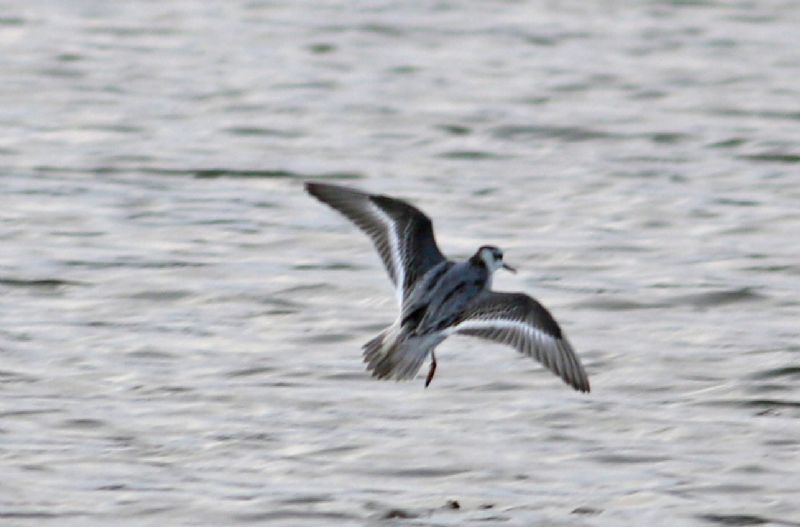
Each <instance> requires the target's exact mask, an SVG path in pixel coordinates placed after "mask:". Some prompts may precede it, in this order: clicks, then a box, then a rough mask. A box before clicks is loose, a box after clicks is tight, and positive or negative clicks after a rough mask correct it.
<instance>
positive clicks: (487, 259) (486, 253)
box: [481, 247, 503, 272]
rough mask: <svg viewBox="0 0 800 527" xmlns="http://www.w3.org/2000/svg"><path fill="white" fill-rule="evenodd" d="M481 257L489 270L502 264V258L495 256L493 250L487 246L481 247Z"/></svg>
mask: <svg viewBox="0 0 800 527" xmlns="http://www.w3.org/2000/svg"><path fill="white" fill-rule="evenodd" d="M481 259H482V260H483V263H485V264H486V268H487V269H489V272H494V271H497V270H498V269H500V268H501V267H502V266H503V260H502V258H500V259H498V258H495V256H494V251H493V250H492V249H490V248H488V247H487V248H484V249H481Z"/></svg>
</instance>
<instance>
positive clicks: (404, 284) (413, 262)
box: [305, 182, 589, 392]
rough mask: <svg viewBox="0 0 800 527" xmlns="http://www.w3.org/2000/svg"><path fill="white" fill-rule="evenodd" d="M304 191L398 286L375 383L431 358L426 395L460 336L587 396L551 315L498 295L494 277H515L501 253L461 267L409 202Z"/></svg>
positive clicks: (375, 356) (371, 352)
mask: <svg viewBox="0 0 800 527" xmlns="http://www.w3.org/2000/svg"><path fill="white" fill-rule="evenodd" d="M305 188H306V191H307V192H308V193H309V194H311V195H312V196H314V197H315V198H317V199H318V200H320V201H321V202H323V203H325V204H326V205H328V206H330V207H332V208H334V209H336V210H337V211H339V212H340V213H341V214H343V215H344V216H345V217H347V218H348V219H349V220H351V221H352V222H353V223H355V224H356V226H358V228H359V229H361V230H362V231H364V233H366V234H367V236H369V238H370V239H371V240H372V243H373V244H374V245H375V248H376V249H377V250H378V254H380V257H381V259H382V260H383V264H384V266H385V267H386V270H387V271H388V273H389V278H390V279H391V280H392V282H393V283H394V285H395V291H396V295H397V300H398V303H399V304H400V314H399V316H398V317H397V320H396V321H395V322H394V324H392V325H391V326H389V327H388V328H386V329H385V330H383V331H382V332H381V333H380V334H379V335H378V336H376V337H375V338H373V339H372V340H370V341H369V342H367V343H366V344H364V346H363V351H364V362H366V364H367V370H369V371H370V372H372V375H373V377H377V378H379V379H395V380H404V379H412V378H413V377H414V376H416V374H417V372H418V371H419V369H420V367H421V366H422V363H423V362H424V361H425V359H426V358H427V356H428V354H430V356H431V362H430V367H429V370H428V375H427V377H426V379H425V387H428V386H429V385H430V383H431V381H432V380H433V376H434V373H435V372H436V355H435V353H434V350H435V349H436V346H438V345H439V344H441V343H442V341H444V340H445V339H446V338H447V337H449V336H450V335H453V334H459V335H472V336H475V337H481V338H484V339H488V340H491V341H495V342H499V343H502V344H508V345H510V346H513V347H514V348H516V349H517V350H518V351H520V352H521V353H524V354H525V355H528V356H530V357H533V358H535V359H536V360H538V361H539V362H541V363H542V364H544V366H546V367H547V368H549V369H550V370H551V371H552V372H553V373H555V374H556V375H558V376H559V377H561V379H563V380H564V382H565V383H567V384H569V385H570V386H572V387H573V388H575V389H576V390H578V391H581V392H588V391H589V378H588V377H587V375H586V371H585V370H584V369H583V366H582V365H581V362H580V360H578V357H577V356H576V355H575V352H574V351H573V349H572V346H571V345H570V343H569V341H568V340H567V337H566V336H565V335H564V332H563V331H562V330H561V327H559V325H558V323H557V322H556V321H555V319H554V318H553V316H552V315H551V314H550V312H549V311H548V310H547V309H545V307H544V306H542V305H541V304H540V303H539V302H537V301H536V300H534V299H533V298H531V297H530V296H528V295H526V294H524V293H506V292H499V291H492V276H493V274H494V272H495V271H497V270H498V269H506V270H508V271H511V272H516V270H515V269H514V268H513V267H511V266H509V265H508V264H507V263H505V262H504V261H503V251H501V250H500V249H499V248H497V247H495V246H492V245H484V246H482V247H480V248H479V249H478V250H477V251H476V252H475V254H474V255H472V257H470V258H469V259H468V260H466V261H462V262H455V261H452V260H449V259H448V258H446V257H445V256H444V255H443V254H442V252H441V251H440V250H439V247H438V246H437V245H436V240H435V238H434V235H433V224H432V223H431V220H430V218H428V217H427V216H426V215H425V214H424V213H422V211H420V210H419V209H417V208H416V207H414V206H412V205H410V204H408V203H406V202H405V201H401V200H399V199H395V198H392V197H389V196H383V195H378V194H367V193H365V192H361V191H359V190H355V189H351V188H347V187H343V186H338V185H328V184H324V183H313V182H308V183H306V184H305Z"/></svg>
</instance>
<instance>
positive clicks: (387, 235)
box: [306, 182, 445, 305]
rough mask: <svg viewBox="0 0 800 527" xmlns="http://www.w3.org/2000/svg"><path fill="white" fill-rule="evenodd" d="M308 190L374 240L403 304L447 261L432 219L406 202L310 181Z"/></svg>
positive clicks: (399, 299) (307, 185)
mask: <svg viewBox="0 0 800 527" xmlns="http://www.w3.org/2000/svg"><path fill="white" fill-rule="evenodd" d="M306 191H308V193H309V194H311V195H312V196H314V197H315V198H317V199H318V200H320V201H321V202H323V203H325V204H326V205H329V206H331V207H333V208H334V209H336V210H338V211H339V212H340V213H342V214H343V215H344V216H346V217H347V218H348V219H349V220H351V221H352V222H353V223H355V224H356V225H357V226H358V228H360V229H361V230H362V231H364V232H365V233H366V234H367V236H369V237H370V238H371V239H372V242H373V244H374V245H375V248H376V249H377V250H378V254H380V256H381V259H382V260H383V264H384V265H385V266H386V270H387V271H388V273H389V278H391V279H392V282H393V283H394V285H395V288H396V292H397V299H398V301H399V302H400V305H403V299H404V298H405V296H406V294H407V293H408V291H409V290H410V289H411V287H412V286H413V285H414V283H415V282H416V281H417V280H418V279H419V278H421V277H422V276H423V275H424V274H425V273H426V272H427V271H428V270H430V268H431V267H433V266H434V265H436V264H438V263H440V262H442V261H444V260H445V257H444V255H443V254H442V252H441V251H440V250H439V247H438V246H437V245H436V240H435V239H434V236H433V224H432V223H431V220H430V218H428V217H427V216H426V215H425V214H423V213H422V212H421V211H420V210H419V209H417V208H415V207H413V206H411V205H409V204H408V203H406V202H404V201H400V200H398V199H394V198H390V197H388V196H381V195H376V194H366V193H364V192H360V191H357V190H353V189H350V188H347V187H340V186H338V185H328V184H324V183H311V182H309V183H306Z"/></svg>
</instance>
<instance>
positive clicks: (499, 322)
mask: <svg viewBox="0 0 800 527" xmlns="http://www.w3.org/2000/svg"><path fill="white" fill-rule="evenodd" d="M462 329H516V330H517V331H522V332H524V333H525V334H526V335H527V336H529V337H530V338H531V339H532V340H533V341H534V342H536V343H538V344H542V345H548V346H552V345H553V344H554V343H555V340H556V339H555V338H553V337H552V336H550V335H548V334H547V333H545V332H543V331H539V330H538V329H536V328H534V327H533V326H531V325H529V324H526V323H525V322H522V321H520V320H508V319H504V318H483V319H473V320H465V321H464V322H462V323H461V324H458V325H456V326H454V327H452V328H450V329H449V331H448V332H447V334H448V335H451V334H453V333H456V332H457V331H459V330H462Z"/></svg>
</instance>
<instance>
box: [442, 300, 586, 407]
mask: <svg viewBox="0 0 800 527" xmlns="http://www.w3.org/2000/svg"><path fill="white" fill-rule="evenodd" d="M447 333H448V334H452V333H458V334H462V335H472V336H475V337H482V338H485V339H489V340H493V341H495V342H500V343H503V344H509V345H511V346H514V347H515V348H516V349H517V350H518V351H520V352H521V353H524V354H525V355H528V356H530V357H534V358H535V359H536V360H538V361H539V362H541V363H542V364H544V365H545V366H546V367H547V368H549V369H550V370H551V371H552V372H553V373H555V374H556V375H558V376H559V377H561V378H562V379H563V380H564V382H566V383H567V384H569V385H570V386H572V387H573V388H575V389H576V390H579V391H581V392H588V391H589V378H588V377H587V375H586V372H585V371H584V369H583V366H581V363H580V360H578V357H577V356H576V355H575V352H574V351H573V349H572V346H571V345H570V343H569V341H568V340H567V338H566V336H564V334H563V333H562V332H561V328H560V327H559V326H558V324H557V323H556V321H555V320H554V319H553V316H552V315H551V314H550V312H549V311H547V309H545V308H544V306H542V305H541V304H540V303H539V302H537V301H536V300H534V299H533V298H531V297H529V296H528V295H525V294H522V293H496V292H488V293H486V294H484V295H482V296H481V297H479V298H477V299H476V300H475V302H474V303H473V304H472V305H470V306H469V307H468V308H467V309H466V311H465V313H464V315H463V316H462V317H461V320H460V321H459V322H457V323H455V324H454V325H453V326H451V327H450V329H449V330H448V332H447Z"/></svg>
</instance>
